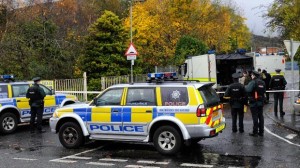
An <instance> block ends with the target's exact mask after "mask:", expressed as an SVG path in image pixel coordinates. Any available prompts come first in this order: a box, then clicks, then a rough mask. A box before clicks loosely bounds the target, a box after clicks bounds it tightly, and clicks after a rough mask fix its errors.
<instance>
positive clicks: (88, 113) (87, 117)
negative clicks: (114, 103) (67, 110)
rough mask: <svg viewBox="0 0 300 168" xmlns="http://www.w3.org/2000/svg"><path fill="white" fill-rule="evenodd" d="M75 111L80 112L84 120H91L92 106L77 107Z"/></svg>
mask: <svg viewBox="0 0 300 168" xmlns="http://www.w3.org/2000/svg"><path fill="white" fill-rule="evenodd" d="M73 112H74V113H76V114H78V115H79V116H80V118H81V119H82V120H83V121H91V118H92V117H91V112H92V108H75V109H73Z"/></svg>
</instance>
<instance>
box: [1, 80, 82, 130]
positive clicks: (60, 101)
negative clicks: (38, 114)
mask: <svg viewBox="0 0 300 168" xmlns="http://www.w3.org/2000/svg"><path fill="white" fill-rule="evenodd" d="M0 79H1V81H0V133H4V134H9V133H12V132H14V131H15V130H16V128H17V125H18V124H19V123H24V122H29V121H30V115H31V114H30V106H29V99H27V98H26V92H27V89H28V88H29V87H30V85H32V84H33V83H32V82H14V81H13V75H0ZM40 87H41V88H43V89H44V91H45V93H46V97H45V98H44V113H43V119H49V118H50V117H51V116H52V114H53V112H54V111H55V109H56V108H57V107H58V106H64V105H67V104H72V103H75V102H76V101H77V97H76V96H73V95H66V94H55V93H54V91H53V90H51V89H49V88H47V87H46V86H44V85H41V84H40Z"/></svg>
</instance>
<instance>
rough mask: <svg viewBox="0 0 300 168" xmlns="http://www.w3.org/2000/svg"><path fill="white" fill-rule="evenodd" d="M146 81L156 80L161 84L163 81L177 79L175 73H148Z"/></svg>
mask: <svg viewBox="0 0 300 168" xmlns="http://www.w3.org/2000/svg"><path fill="white" fill-rule="evenodd" d="M147 76H148V78H147V81H150V82H151V81H152V80H156V81H157V82H162V81H163V80H170V79H173V80H175V79H177V73H176V72H158V73H148V75H147Z"/></svg>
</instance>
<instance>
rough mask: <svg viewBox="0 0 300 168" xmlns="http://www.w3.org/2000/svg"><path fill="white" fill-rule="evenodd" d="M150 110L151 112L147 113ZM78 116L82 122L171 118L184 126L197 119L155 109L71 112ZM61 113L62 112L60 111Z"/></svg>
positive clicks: (194, 116) (99, 109)
mask: <svg viewBox="0 0 300 168" xmlns="http://www.w3.org/2000/svg"><path fill="white" fill-rule="evenodd" d="M147 110H148V111H149V110H151V112H147ZM70 112H74V113H76V114H78V115H79V116H80V117H81V118H82V120H83V121H84V122H90V121H91V122H96V123H97V122H106V123H113V122H132V123H137V122H139V123H146V122H151V121H152V120H153V119H155V118H156V117H159V116H173V117H176V118H178V119H180V120H182V121H183V123H185V124H197V123H198V118H197V117H196V115H195V113H182V112H176V111H174V112H159V111H158V109H157V107H113V108H111V107H100V108H99V107H87V108H74V109H73V110H72V111H70ZM62 113H63V111H62Z"/></svg>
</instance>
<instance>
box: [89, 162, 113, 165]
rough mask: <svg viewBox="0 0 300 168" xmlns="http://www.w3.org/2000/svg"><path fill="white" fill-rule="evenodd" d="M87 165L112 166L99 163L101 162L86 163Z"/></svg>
mask: <svg viewBox="0 0 300 168" xmlns="http://www.w3.org/2000/svg"><path fill="white" fill-rule="evenodd" d="M86 164H88V165H95V166H114V165H115V164H113V163H101V162H88V163H86Z"/></svg>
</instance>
